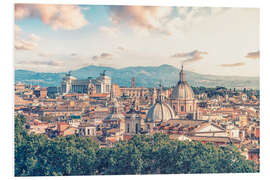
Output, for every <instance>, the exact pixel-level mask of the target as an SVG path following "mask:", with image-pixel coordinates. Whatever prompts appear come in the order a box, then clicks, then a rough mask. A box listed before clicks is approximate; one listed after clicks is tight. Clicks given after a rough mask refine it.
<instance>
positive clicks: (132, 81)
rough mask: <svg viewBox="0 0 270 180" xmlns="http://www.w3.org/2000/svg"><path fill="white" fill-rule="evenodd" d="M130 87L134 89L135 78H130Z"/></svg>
mask: <svg viewBox="0 0 270 180" xmlns="http://www.w3.org/2000/svg"><path fill="white" fill-rule="evenodd" d="M131 87H132V88H135V77H132V79H131Z"/></svg>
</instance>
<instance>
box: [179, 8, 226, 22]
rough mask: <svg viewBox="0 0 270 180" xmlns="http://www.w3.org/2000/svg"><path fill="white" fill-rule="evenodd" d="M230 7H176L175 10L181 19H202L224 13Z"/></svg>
mask: <svg viewBox="0 0 270 180" xmlns="http://www.w3.org/2000/svg"><path fill="white" fill-rule="evenodd" d="M229 9H230V8H217V7H178V8H177V12H178V14H179V16H180V18H181V19H183V20H191V19H201V20H202V19H204V18H207V17H210V16H216V15H220V14H223V13H225V12H226V11H227V10H229Z"/></svg>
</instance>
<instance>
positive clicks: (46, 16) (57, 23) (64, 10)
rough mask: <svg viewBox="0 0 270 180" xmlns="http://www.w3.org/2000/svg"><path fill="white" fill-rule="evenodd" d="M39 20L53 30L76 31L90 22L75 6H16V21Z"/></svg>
mask: <svg viewBox="0 0 270 180" xmlns="http://www.w3.org/2000/svg"><path fill="white" fill-rule="evenodd" d="M24 18H39V19H40V20H41V21H42V22H43V23H45V24H48V25H50V26H51V27H52V28H53V29H65V30H75V29H79V28H81V27H83V26H85V25H86V24H87V23H88V22H87V20H86V19H85V17H84V15H83V14H82V13H81V9H80V7H78V6H75V5H49V4H15V19H16V20H20V19H24Z"/></svg>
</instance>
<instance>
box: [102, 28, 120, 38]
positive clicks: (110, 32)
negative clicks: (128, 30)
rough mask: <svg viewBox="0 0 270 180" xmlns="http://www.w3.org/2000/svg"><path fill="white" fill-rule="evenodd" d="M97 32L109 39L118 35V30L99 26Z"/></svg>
mask: <svg viewBox="0 0 270 180" xmlns="http://www.w3.org/2000/svg"><path fill="white" fill-rule="evenodd" d="M99 30H100V31H101V32H103V33H105V34H107V35H109V36H111V37H117V34H118V33H119V29H117V28H115V27H107V26H101V27H100V28H99Z"/></svg>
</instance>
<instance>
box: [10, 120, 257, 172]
mask: <svg viewBox="0 0 270 180" xmlns="http://www.w3.org/2000/svg"><path fill="white" fill-rule="evenodd" d="M24 125H25V118H24V117H23V116H17V117H16V118H15V176H48V175H49V176H60V175H119V174H179V173H244V172H255V165H254V163H253V162H251V161H248V160H245V158H244V157H243V156H241V155H240V153H239V151H238V149H237V148H236V147H234V146H226V147H222V148H218V147H216V146H215V145H213V144H202V143H200V142H196V141H191V142H188V141H177V140H171V139H169V137H168V136H167V135H164V134H154V135H153V136H150V135H136V136H134V137H133V138H132V139H131V140H130V141H128V142H126V141H120V142H119V143H117V144H116V145H115V146H114V147H112V148H99V147H98V145H97V144H96V143H95V142H94V141H93V140H92V139H91V138H87V137H75V136H66V137H57V138H54V139H48V138H47V137H46V136H45V135H34V134H28V133H26V130H25V128H24Z"/></svg>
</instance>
